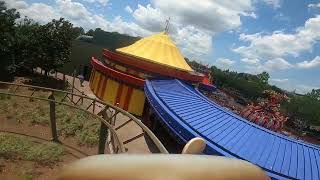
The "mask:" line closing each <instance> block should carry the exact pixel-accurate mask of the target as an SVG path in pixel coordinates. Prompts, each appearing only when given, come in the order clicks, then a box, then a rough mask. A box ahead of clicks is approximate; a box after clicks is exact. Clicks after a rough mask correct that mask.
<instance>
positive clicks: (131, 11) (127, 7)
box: [124, 6, 133, 14]
mask: <svg viewBox="0 0 320 180" xmlns="http://www.w3.org/2000/svg"><path fill="white" fill-rule="evenodd" d="M124 9H125V10H126V11H127V12H128V13H130V14H131V13H133V10H132V9H131V7H130V6H126V7H125V8H124Z"/></svg>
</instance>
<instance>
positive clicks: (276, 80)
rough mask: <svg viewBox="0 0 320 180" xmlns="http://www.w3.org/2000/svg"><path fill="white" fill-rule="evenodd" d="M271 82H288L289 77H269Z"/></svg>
mask: <svg viewBox="0 0 320 180" xmlns="http://www.w3.org/2000/svg"><path fill="white" fill-rule="evenodd" d="M269 81H270V82H277V83H284V82H288V81H289V79H278V78H271V79H269Z"/></svg>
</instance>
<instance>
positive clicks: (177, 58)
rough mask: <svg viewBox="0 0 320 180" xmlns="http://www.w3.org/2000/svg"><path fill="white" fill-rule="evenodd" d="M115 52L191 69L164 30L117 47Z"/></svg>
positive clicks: (183, 69) (176, 67) (177, 67)
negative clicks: (128, 44) (130, 43)
mask: <svg viewBox="0 0 320 180" xmlns="http://www.w3.org/2000/svg"><path fill="white" fill-rule="evenodd" d="M117 52H119V53H122V54H126V55H129V56H134V57H137V58H139V59H142V60H145V61H150V62H152V63H156V64H160V65H164V66H168V67H171V68H175V69H178V70H182V71H193V70H192V68H191V67H190V66H189V65H188V64H187V62H186V61H185V59H184V57H183V55H182V54H181V52H180V50H179V49H178V48H177V46H176V45H175V44H174V42H173V41H172V40H171V38H170V37H169V35H168V34H167V33H165V32H161V33H159V34H155V35H152V36H150V37H146V38H143V39H141V40H139V41H137V42H136V43H134V44H132V45H130V46H127V47H123V48H119V49H117Z"/></svg>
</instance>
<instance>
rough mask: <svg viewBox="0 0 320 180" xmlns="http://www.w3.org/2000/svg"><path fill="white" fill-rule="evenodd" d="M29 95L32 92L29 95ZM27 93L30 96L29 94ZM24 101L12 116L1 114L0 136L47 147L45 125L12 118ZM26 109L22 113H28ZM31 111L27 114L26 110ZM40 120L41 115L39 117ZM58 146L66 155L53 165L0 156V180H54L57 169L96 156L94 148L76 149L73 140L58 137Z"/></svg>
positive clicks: (48, 128) (23, 103) (49, 132)
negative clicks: (18, 138) (29, 141)
mask: <svg viewBox="0 0 320 180" xmlns="http://www.w3.org/2000/svg"><path fill="white" fill-rule="evenodd" d="M25 80H26V79H24V78H17V79H16V82H19V83H21V82H25ZM30 92H31V91H30ZM30 92H29V93H30ZM26 103H28V100H27V101H25V100H24V101H23V100H21V104H19V103H18V105H17V109H11V111H13V112H10V113H11V114H13V115H10V116H8V114H6V113H4V114H3V113H2V114H1V113H0V132H2V133H7V134H13V135H17V136H21V137H27V138H28V139H30V140H31V141H32V142H34V143H39V144H46V143H49V142H52V141H51V139H52V136H51V129H50V127H49V126H48V125H41V124H30V121H28V120H24V119H22V120H21V119H19V120H17V118H16V117H14V115H17V116H18V115H19V114H18V113H17V112H18V111H19V109H20V110H21V111H23V110H24V109H23V107H24V105H25V104H26ZM27 110H29V109H25V111H27ZM29 111H30V110H29ZM39 116H41V115H39ZM59 141H60V143H59V144H60V145H61V146H63V148H64V149H65V151H66V153H65V154H64V155H63V156H61V157H60V158H59V161H58V162H56V163H55V164H50V165H44V164H39V163H37V162H34V161H26V160H19V159H16V158H14V157H13V158H8V157H7V158H4V157H1V156H0V179H1V180H12V179H25V180H29V179H46V180H47V179H56V177H57V176H58V175H59V171H60V169H61V168H62V167H63V166H65V165H67V164H69V163H70V162H73V161H75V160H77V159H80V158H83V157H86V156H89V155H94V154H97V150H98V148H97V146H94V147H89V146H85V145H79V143H78V142H77V140H76V139H75V138H73V137H65V136H59Z"/></svg>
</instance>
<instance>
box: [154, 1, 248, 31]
mask: <svg viewBox="0 0 320 180" xmlns="http://www.w3.org/2000/svg"><path fill="white" fill-rule="evenodd" d="M153 4H154V7H155V8H156V9H159V10H160V11H161V12H162V13H163V14H165V15H166V16H170V17H172V18H173V19H175V21H177V22H179V23H180V24H182V25H191V26H194V27H197V28H199V29H201V30H205V31H209V32H211V33H213V34H214V33H216V32H222V31H227V30H232V29H235V28H238V27H239V26H240V25H241V20H240V16H241V15H248V14H251V12H253V9H254V8H253V7H252V2H251V0H234V1H220V0H202V1H201V3H199V1H198V0H188V1H172V0H153ZM252 16H254V15H253V14H252Z"/></svg>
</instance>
